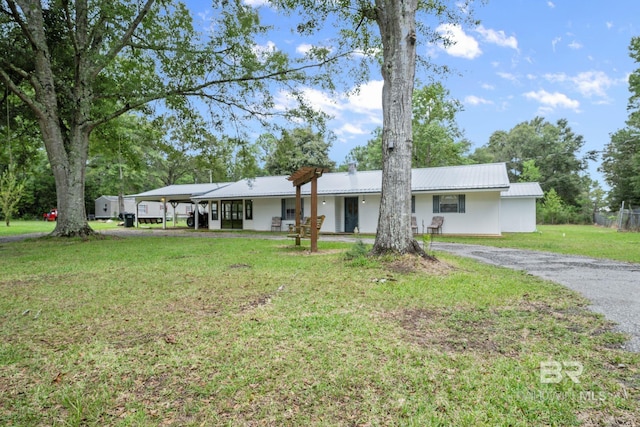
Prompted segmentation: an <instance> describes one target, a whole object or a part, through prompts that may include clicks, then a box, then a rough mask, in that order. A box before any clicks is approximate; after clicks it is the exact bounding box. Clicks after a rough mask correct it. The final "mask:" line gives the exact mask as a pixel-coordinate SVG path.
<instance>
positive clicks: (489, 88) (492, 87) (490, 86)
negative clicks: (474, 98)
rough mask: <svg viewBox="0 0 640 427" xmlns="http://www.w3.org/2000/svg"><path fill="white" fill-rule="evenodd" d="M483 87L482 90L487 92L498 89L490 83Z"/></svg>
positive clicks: (483, 84) (484, 84)
mask: <svg viewBox="0 0 640 427" xmlns="http://www.w3.org/2000/svg"><path fill="white" fill-rule="evenodd" d="M481 87H482V89H485V90H494V89H495V88H496V87H495V86H494V85H492V84H489V83H482V86H481Z"/></svg>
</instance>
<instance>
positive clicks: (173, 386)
mask: <svg viewBox="0 0 640 427" xmlns="http://www.w3.org/2000/svg"><path fill="white" fill-rule="evenodd" d="M349 248H350V245H348V244H340V243H331V242H326V241H321V242H320V253H319V254H317V255H309V254H307V253H304V252H300V251H297V250H295V249H293V248H292V245H291V243H290V242H284V241H268V240H257V239H223V238H210V239H202V238H170V237H130V238H113V237H111V238H105V239H102V240H99V239H96V240H89V241H85V242H82V241H77V240H75V241H62V240H56V239H44V240H37V241H24V242H18V243H11V244H4V245H0V256H1V257H2V263H1V264H0V277H1V278H0V424H2V425H123V426H125V425H126V426H129V425H176V426H178V425H179V426H184V425H198V426H199V425H416V426H417V425H420V426H422V425H442V426H450V425H457V426H464V425H468V426H478V425H522V426H525V425H563V426H565V425H578V424H580V423H583V424H584V425H605V424H610V425H616V423H617V425H635V424H634V423H637V414H638V413H639V412H640V400H639V397H640V393H639V388H640V373H639V372H638V367H639V362H640V355H638V354H631V353H625V352H623V351H621V350H618V347H619V344H620V342H621V341H622V339H623V337H622V336H621V335H619V334H617V333H614V332H611V329H610V325H609V324H608V323H607V322H606V321H605V320H603V319H602V318H601V317H600V316H598V315H595V314H593V313H591V312H589V311H587V310H586V308H585V306H586V301H584V300H583V299H581V298H580V297H577V296H576V295H575V294H572V293H571V292H569V291H567V290H565V289H564V288H562V287H559V286H556V285H553V284H549V283H546V282H543V281H541V280H538V279H535V278H533V277H530V276H527V275H525V274H521V273H515V272H513V271H507V270H502V269H498V268H493V267H490V266H486V265H480V264H477V263H475V262H472V261H469V260H463V259H458V258H453V257H449V256H445V255H442V254H439V255H438V256H439V258H441V259H442V260H443V261H444V262H443V263H442V264H440V265H437V266H433V265H430V264H423V263H422V262H418V261H416V260H415V259H404V260H387V261H386V262H382V261H378V260H370V259H365V258H356V259H354V260H351V261H345V260H344V252H345V251H346V250H347V249H349ZM47 254H55V255H53V256H52V255H47ZM550 362H551V364H549V363H550ZM541 364H542V365H541ZM541 366H542V369H541ZM557 366H560V368H557ZM578 368H580V369H581V372H578V370H579V369H578ZM572 376H573V377H575V379H577V380H578V381H579V382H574V380H573V379H572Z"/></svg>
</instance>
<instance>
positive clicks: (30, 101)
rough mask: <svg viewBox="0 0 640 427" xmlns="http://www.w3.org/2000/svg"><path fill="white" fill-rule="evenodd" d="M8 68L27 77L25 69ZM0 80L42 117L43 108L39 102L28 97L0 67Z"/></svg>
mask: <svg viewBox="0 0 640 427" xmlns="http://www.w3.org/2000/svg"><path fill="white" fill-rule="evenodd" d="M10 68H11V69H12V70H13V71H15V72H17V73H18V74H20V75H21V76H22V77H25V78H27V79H28V78H29V75H28V73H27V72H26V71H24V70H21V69H19V68H17V67H13V66H10ZM0 80H2V82H3V83H4V84H5V86H7V87H8V88H9V90H10V91H11V92H13V93H14V94H15V95H16V96H17V97H18V98H20V100H21V101H22V102H24V103H25V104H26V105H27V106H28V107H29V108H31V110H32V111H33V112H34V113H35V114H36V115H37V116H38V117H44V110H43V109H42V108H40V104H39V103H37V102H36V101H34V100H33V99H32V98H31V97H29V96H28V95H27V94H26V93H25V92H24V91H23V90H22V89H20V87H19V86H18V85H16V84H15V83H14V82H13V80H11V76H9V74H7V72H6V71H5V70H3V69H0Z"/></svg>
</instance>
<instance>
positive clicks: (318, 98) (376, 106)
mask: <svg viewBox="0 0 640 427" xmlns="http://www.w3.org/2000/svg"><path fill="white" fill-rule="evenodd" d="M382 85H383V81H382V80H372V81H369V82H367V83H365V84H363V85H362V86H361V87H360V89H359V91H355V90H354V91H353V93H352V94H350V95H332V94H331V93H329V92H324V91H321V90H318V89H315V88H311V87H307V88H304V89H302V90H301V94H300V95H301V96H302V97H304V99H305V100H306V102H307V103H308V104H309V105H310V106H311V107H313V108H314V109H316V110H319V111H322V112H323V113H325V114H328V115H329V116H331V117H333V120H334V121H335V122H334V123H336V128H337V129H338V131H336V134H337V135H340V136H343V135H345V134H349V135H363V134H368V133H371V127H373V126H380V125H381V124H382ZM295 103H296V100H295V96H294V95H293V94H292V93H291V92H288V91H280V92H279V93H278V95H277V96H276V99H275V104H276V106H275V108H276V109H277V110H279V111H284V110H286V109H288V108H292V107H294V106H295ZM355 123H357V124H355ZM367 127H368V128H367ZM365 129H366V130H365Z"/></svg>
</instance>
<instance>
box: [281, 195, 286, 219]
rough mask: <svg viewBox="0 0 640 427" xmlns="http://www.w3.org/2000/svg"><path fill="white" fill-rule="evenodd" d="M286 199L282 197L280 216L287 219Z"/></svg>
mask: <svg viewBox="0 0 640 427" xmlns="http://www.w3.org/2000/svg"><path fill="white" fill-rule="evenodd" d="M285 200H286V199H280V206H281V210H280V218H282V219H287V204H286V202H285Z"/></svg>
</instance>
